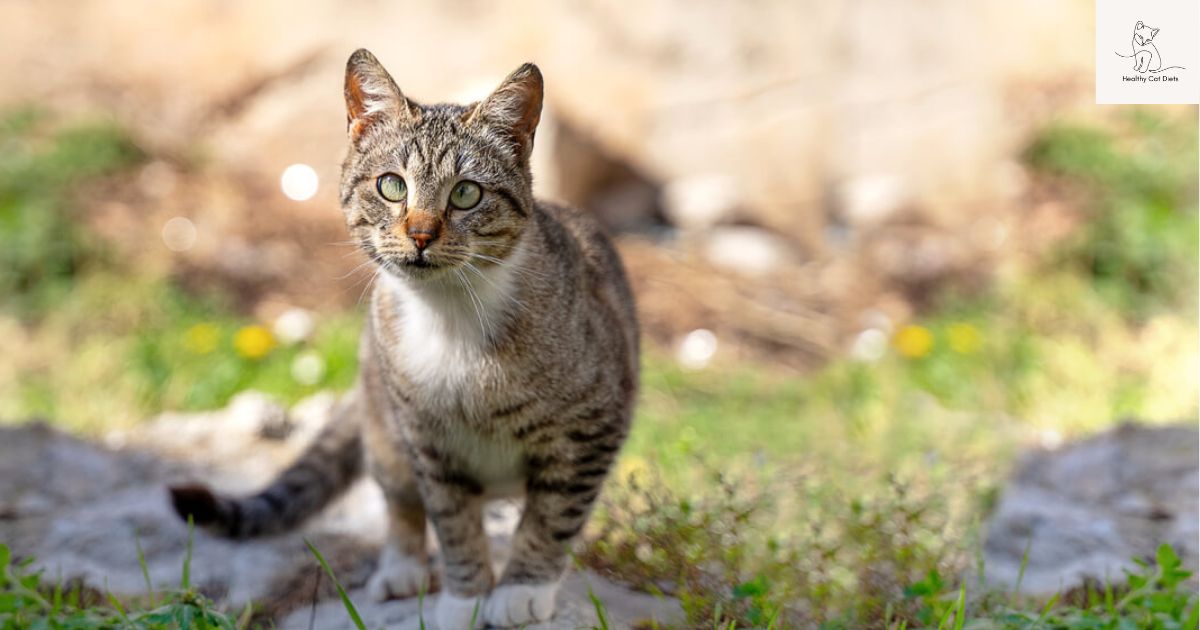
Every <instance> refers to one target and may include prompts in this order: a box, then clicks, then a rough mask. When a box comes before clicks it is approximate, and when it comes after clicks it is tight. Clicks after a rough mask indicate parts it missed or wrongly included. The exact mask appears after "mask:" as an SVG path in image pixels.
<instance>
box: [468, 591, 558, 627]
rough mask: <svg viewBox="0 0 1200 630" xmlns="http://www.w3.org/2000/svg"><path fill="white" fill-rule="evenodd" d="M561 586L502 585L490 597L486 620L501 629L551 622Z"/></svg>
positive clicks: (485, 604) (484, 616)
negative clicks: (555, 600)
mask: <svg viewBox="0 0 1200 630" xmlns="http://www.w3.org/2000/svg"><path fill="white" fill-rule="evenodd" d="M557 594H558V582H550V583H547V584H502V585H500V586H497V587H496V588H495V590H493V591H492V594H491V595H488V598H487V602H485V603H484V605H483V618H484V620H485V621H487V622H488V624H490V625H493V626H498V627H501V628H508V627H513V626H521V625H525V624H528V623H537V622H539V621H549V620H550V618H551V617H553V616H554V598H555V595H557Z"/></svg>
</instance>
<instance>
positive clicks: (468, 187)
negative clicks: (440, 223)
mask: <svg viewBox="0 0 1200 630" xmlns="http://www.w3.org/2000/svg"><path fill="white" fill-rule="evenodd" d="M482 198H483V189H482V188H480V187H479V184H476V183H475V182H472V181H461V182H458V183H457V184H455V185H454V189H453V190H451V191H450V205H452V206H454V207H455V208H458V209H459V210H470V209H471V208H474V207H475V206H476V205H478V204H479V200H480V199H482Z"/></svg>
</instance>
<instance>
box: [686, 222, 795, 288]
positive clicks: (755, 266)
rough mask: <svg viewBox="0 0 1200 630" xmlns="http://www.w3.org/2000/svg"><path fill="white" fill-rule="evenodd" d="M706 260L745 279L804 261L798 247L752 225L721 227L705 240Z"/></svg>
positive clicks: (714, 229)
mask: <svg viewBox="0 0 1200 630" xmlns="http://www.w3.org/2000/svg"><path fill="white" fill-rule="evenodd" d="M704 259H705V260H707V261H708V262H709V263H710V264H712V265H713V266H716V267H720V268H722V269H727V270H729V271H732V272H734V273H738V274H741V275H745V276H762V275H766V274H769V273H771V272H773V271H777V270H778V269H779V268H780V267H783V266H785V265H789V264H795V263H797V262H799V261H800V255H799V252H798V251H797V250H796V247H795V246H793V245H792V244H791V243H789V242H788V241H787V240H785V239H783V238H782V237H780V236H778V235H776V234H773V233H771V232H769V231H767V230H764V229H762V228H757V227H751V226H741V225H736V226H720V227H715V228H713V229H711V230H709V231H708V232H707V234H706V235H705V238H704Z"/></svg>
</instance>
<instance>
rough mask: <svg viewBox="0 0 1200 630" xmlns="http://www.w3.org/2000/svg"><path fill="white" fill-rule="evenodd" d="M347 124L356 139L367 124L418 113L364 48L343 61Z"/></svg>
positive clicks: (368, 126)
mask: <svg viewBox="0 0 1200 630" xmlns="http://www.w3.org/2000/svg"><path fill="white" fill-rule="evenodd" d="M344 95H345V97H346V125H347V127H348V129H349V131H350V139H351V140H353V141H357V140H358V139H359V138H360V137H362V135H363V134H364V133H366V131H367V129H369V128H370V127H372V126H374V125H377V124H381V123H384V122H385V121H387V120H391V121H393V122H395V121H396V120H399V119H403V118H413V117H415V116H416V115H417V110H416V107H414V105H413V104H412V103H411V102H409V100H408V99H407V98H405V96H404V94H403V93H401V92H400V88H399V87H397V86H396V82H395V81H393V80H392V75H390V74H388V71H387V70H385V69H384V67H383V64H381V63H379V60H378V59H376V58H375V55H372V54H371V52H370V51H368V50H367V49H365V48H360V49H358V50H356V51H354V54H353V55H350V60H349V61H347V62H346V85H345V88H344Z"/></svg>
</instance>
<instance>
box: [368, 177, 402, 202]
mask: <svg viewBox="0 0 1200 630" xmlns="http://www.w3.org/2000/svg"><path fill="white" fill-rule="evenodd" d="M375 188H376V189H377V190H378V191H379V196H380V197H383V198H384V199H387V200H388V201H395V202H399V201H404V200H405V199H406V198H407V197H408V186H407V185H406V184H405V183H404V179H403V178H401V177H400V176H399V175H397V174H395V173H384V174H383V175H380V176H379V179H377V180H375Z"/></svg>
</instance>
